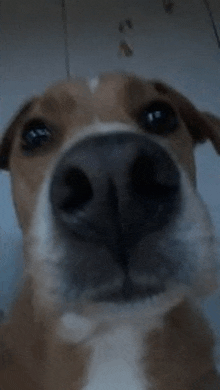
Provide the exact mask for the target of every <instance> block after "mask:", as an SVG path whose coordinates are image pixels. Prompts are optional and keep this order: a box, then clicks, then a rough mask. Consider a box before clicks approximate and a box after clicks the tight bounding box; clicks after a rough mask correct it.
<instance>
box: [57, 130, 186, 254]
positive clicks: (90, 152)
mask: <svg viewBox="0 0 220 390" xmlns="http://www.w3.org/2000/svg"><path fill="white" fill-rule="evenodd" d="M50 190H51V191H50V199H51V203H52V209H53V213H54V216H55V220H56V223H57V224H58V227H60V228H62V229H65V234H67V235H68V234H74V235H75V236H76V237H78V238H79V239H82V240H86V241H87V242H89V241H90V240H91V241H93V242H99V243H102V244H104V245H107V246H108V247H109V248H110V249H111V250H114V249H117V250H119V248H121V247H123V248H124V247H131V246H132V245H135V242H137V240H140V239H141V237H143V235H146V234H149V233H151V232H153V231H158V230H160V229H162V228H163V227H164V226H165V225H166V224H168V223H169V222H170V221H171V220H172V218H173V217H175V215H176V214H177V211H178V206H179V204H180V174H179V171H178V168H177V167H176V165H175V163H174V161H173V160H172V158H171V157H170V156H169V154H168V152H167V151H165V150H164V149H163V148H162V147H161V146H160V145H158V144H157V143H155V142H153V141H152V140H149V139H147V137H146V136H144V135H143V136H142V135H138V134H133V133H125V132H123V133H110V134H107V135H98V136H92V137H90V138H86V139H84V140H83V141H81V142H79V143H78V144H76V145H75V146H73V147H71V148H70V149H69V150H68V151H67V152H66V153H65V154H64V155H63V157H62V158H61V160H60V161H59V163H58V165H57V167H56V169H55V172H54V175H53V179H52V183H51V189H50Z"/></svg>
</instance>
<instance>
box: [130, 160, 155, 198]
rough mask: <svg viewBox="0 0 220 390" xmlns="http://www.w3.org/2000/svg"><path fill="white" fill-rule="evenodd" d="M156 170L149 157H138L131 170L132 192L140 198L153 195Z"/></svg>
mask: <svg viewBox="0 0 220 390" xmlns="http://www.w3.org/2000/svg"><path fill="white" fill-rule="evenodd" d="M153 177H154V168H153V164H152V161H150V159H148V158H147V157H138V158H137V159H136V160H135V162H134V164H133V166H132V169H131V186H132V190H133V191H134V192H135V193H136V194H138V195H140V196H146V195H147V196H150V194H152V181H153Z"/></svg>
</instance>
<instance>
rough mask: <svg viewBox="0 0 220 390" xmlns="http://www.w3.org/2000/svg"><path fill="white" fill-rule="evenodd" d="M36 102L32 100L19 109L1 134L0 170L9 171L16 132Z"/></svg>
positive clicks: (34, 99)
mask: <svg viewBox="0 0 220 390" xmlns="http://www.w3.org/2000/svg"><path fill="white" fill-rule="evenodd" d="M36 100H37V98H33V99H31V100H29V101H28V102H27V103H26V104H24V105H23V106H22V107H21V109H20V110H19V111H18V113H17V114H16V115H15V117H14V119H13V120H12V122H11V123H10V125H9V126H8V128H7V129H6V131H5V133H4V134H3V137H2V138H1V137H0V169H5V170H8V169H9V156H10V152H11V146H12V142H13V139H14V136H15V133H16V130H17V129H18V127H19V125H21V124H22V123H23V120H24V118H25V116H26V115H27V113H28V111H29V110H30V109H31V107H32V106H33V104H34V102H36Z"/></svg>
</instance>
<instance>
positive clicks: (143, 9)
mask: <svg viewBox="0 0 220 390" xmlns="http://www.w3.org/2000/svg"><path fill="white" fill-rule="evenodd" d="M66 3H67V11H68V33H69V49H70V65H71V73H72V74H76V75H80V76H89V77H93V76H95V75H96V74H97V73H99V72H100V71H107V70H110V71H112V70H123V69H124V70H126V71H133V72H136V73H138V74H139V75H143V76H146V77H156V78H160V79H163V80H164V81H166V82H168V83H171V84H172V85H173V86H174V87H176V88H177V89H179V90H180V91H182V92H183V93H185V94H186V95H187V96H188V97H189V98H190V99H192V100H193V102H194V103H196V104H197V106H198V107H199V108H201V109H205V110H210V111H212V112H213V113H215V114H218V115H220V50H219V49H218V47H217V44H216V40H215V36H214V33H213V30H212V26H211V23H210V19H209V17H208V14H207V12H206V9H205V7H204V3H203V1H202V0H176V1H175V8H174V12H173V14H172V15H167V14H165V12H164V10H163V7H162V1H160V0H158V1H155V0H136V1H134V0H127V1H126V0H112V1H109V0H94V1H91V0H84V1H79V0H75V1H73V0H66ZM60 4H61V1H60V0H47V1H44V0H38V1H37V2H36V1H35V0H2V1H1V14H2V16H1V24H2V33H3V40H4V43H3V50H2V55H1V62H2V70H1V72H2V75H1V76H2V82H1V97H2V107H1V109H2V114H1V127H2V129H3V128H4V127H5V126H6V123H7V122H8V121H9V118H10V117H11V115H12V114H13V113H14V112H15V110H16V109H17V108H18V106H19V105H20V104H21V102H23V101H24V100H25V99H26V98H28V97H29V96H31V95H32V94H37V93H40V92H41V91H42V90H43V89H44V88H45V87H46V86H47V85H48V84H50V83H52V82H53V81H55V80H57V79H62V78H64V77H65V58H64V55H65V50H64V37H63V28H62V17H61V5H60ZM210 4H211V6H212V8H213V11H214V16H215V19H216V22H217V26H218V31H219V34H220V3H219V0H211V1H210ZM125 18H132V21H133V24H134V30H133V33H132V34H131V36H130V41H131V43H132V44H133V46H134V55H133V56H132V57H129V58H126V57H119V56H118V44H119V41H120V39H122V38H123V34H120V33H119V31H118V24H119V22H120V20H121V19H125ZM196 158H197V163H198V187H199V190H200V192H201V194H202V196H203V198H204V199H205V200H206V202H207V203H208V205H209V208H210V212H211V214H212V217H213V220H214V224H215V226H216V230H217V235H218V236H219V237H220V159H219V157H218V156H216V155H215V153H214V150H213V148H212V147H211V145H210V144H206V145H203V146H202V147H200V148H198V150H197V152H196ZM20 239H21V233H20V231H19V229H18V227H17V224H16V219H15V215H14V211H13V206H12V202H11V198H10V184H9V180H8V177H7V175H5V174H0V262H1V263H0V308H4V309H5V308H6V307H7V306H8V303H9V301H10V299H11V297H12V296H13V293H14V291H16V289H17V280H18V279H19V275H20V274H21V268H22V266H21V260H19V259H20V258H21V241H20ZM215 311H216V313H215ZM207 312H208V313H209V314H210V316H211V317H212V321H213V324H214V325H218V324H219V323H220V317H219V312H220V310H219V301H218V299H216V300H215V301H211V303H210V302H209V305H208V306H207Z"/></svg>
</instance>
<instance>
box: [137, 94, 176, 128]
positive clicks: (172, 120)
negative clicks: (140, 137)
mask: <svg viewBox="0 0 220 390" xmlns="http://www.w3.org/2000/svg"><path fill="white" fill-rule="evenodd" d="M137 120H138V124H139V125H140V127H142V128H143V129H144V130H149V131H150V132H153V133H156V134H161V135H162V134H168V133H170V132H172V131H174V130H175V129H176V128H177V126H178V118H177V115H176V113H175V111H174V110H173V108H172V107H171V106H170V105H169V104H168V103H165V102H153V103H151V104H150V106H147V107H146V108H145V107H144V108H142V109H141V110H140V112H139V114H138V117H137Z"/></svg>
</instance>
